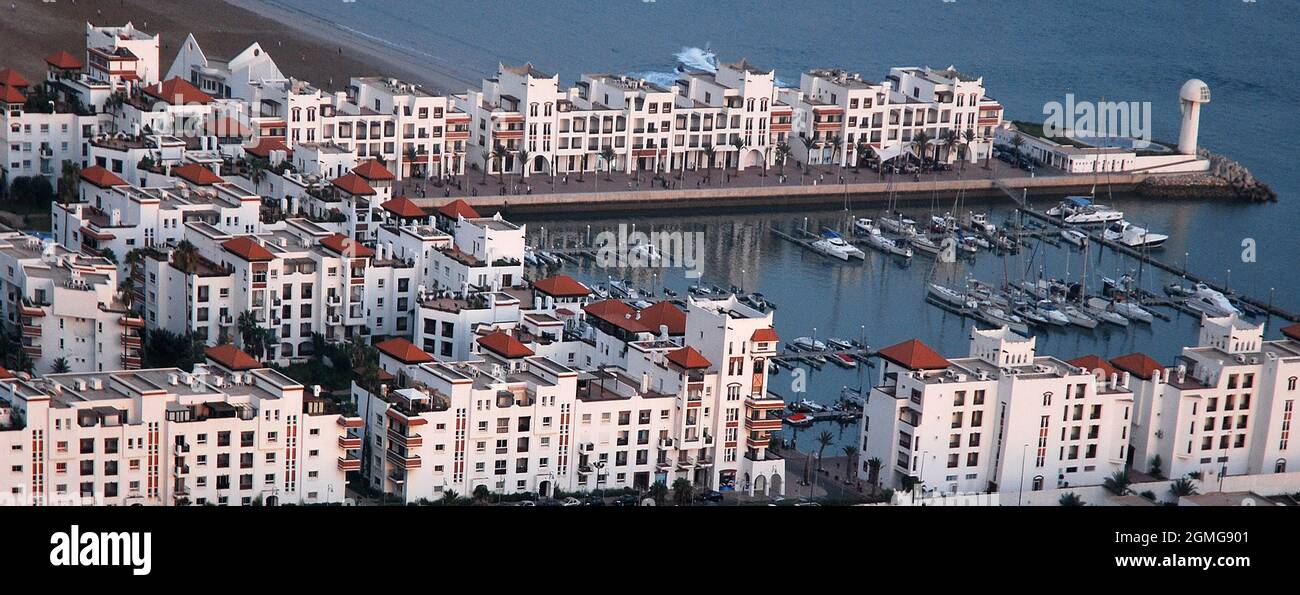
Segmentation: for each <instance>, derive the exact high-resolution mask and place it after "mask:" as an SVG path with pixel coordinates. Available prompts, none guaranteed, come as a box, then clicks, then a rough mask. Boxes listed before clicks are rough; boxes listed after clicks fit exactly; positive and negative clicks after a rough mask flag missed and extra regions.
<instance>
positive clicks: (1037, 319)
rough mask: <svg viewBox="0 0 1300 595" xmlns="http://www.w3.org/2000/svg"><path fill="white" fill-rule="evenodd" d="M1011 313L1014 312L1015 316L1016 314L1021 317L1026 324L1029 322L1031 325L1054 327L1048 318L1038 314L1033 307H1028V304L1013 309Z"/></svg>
mask: <svg viewBox="0 0 1300 595" xmlns="http://www.w3.org/2000/svg"><path fill="white" fill-rule="evenodd" d="M1011 312H1012V313H1013V314H1015V315H1016V316H1019V317H1021V318H1023V319H1025V322H1028V323H1030V324H1035V325H1038V326H1051V325H1052V323H1051V322H1049V321H1048V320H1047V318H1045V317H1043V316H1042V315H1041V314H1039V313H1038V311H1037V310H1035V309H1034V308H1033V307H1032V306H1029V305H1027V304H1026V305H1021V306H1016V307H1015V308H1013V309H1012V310H1011Z"/></svg>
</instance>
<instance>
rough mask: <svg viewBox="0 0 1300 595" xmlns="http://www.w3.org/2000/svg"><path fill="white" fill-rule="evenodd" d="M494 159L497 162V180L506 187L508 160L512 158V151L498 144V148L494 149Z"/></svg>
mask: <svg viewBox="0 0 1300 595" xmlns="http://www.w3.org/2000/svg"><path fill="white" fill-rule="evenodd" d="M492 157H493V158H495V159H496V160H497V179H498V180H500V181H501V185H502V186H504V185H505V184H506V159H508V158H509V157H510V149H507V148H505V147H504V146H502V145H501V144H499V143H498V144H497V146H495V147H493V148H492Z"/></svg>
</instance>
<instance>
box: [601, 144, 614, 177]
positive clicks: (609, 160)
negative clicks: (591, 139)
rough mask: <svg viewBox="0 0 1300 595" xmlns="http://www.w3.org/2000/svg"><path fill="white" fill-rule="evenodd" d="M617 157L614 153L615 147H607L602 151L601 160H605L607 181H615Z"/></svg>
mask: <svg viewBox="0 0 1300 595" xmlns="http://www.w3.org/2000/svg"><path fill="white" fill-rule="evenodd" d="M616 157H617V155H616V154H615V153H614V147H611V146H608V145H606V146H605V147H604V148H602V149H601V150H600V158H601V159H604V160H605V179H606V180H613V179H614V159H615V158H616Z"/></svg>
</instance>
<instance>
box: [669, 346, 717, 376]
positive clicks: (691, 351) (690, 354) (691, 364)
mask: <svg viewBox="0 0 1300 595" xmlns="http://www.w3.org/2000/svg"><path fill="white" fill-rule="evenodd" d="M668 361H670V362H672V363H674V364H677V365H678V366H681V367H683V368H686V369H687V370H698V369H700V368H707V367H709V366H711V365H713V364H711V363H709V360H708V359H707V358H705V357H704V356H703V355H702V354H701V353H700V352H698V351H696V350H695V348H694V347H691V346H689V345H687V346H686V347H683V348H681V349H675V350H673V351H669V352H668Z"/></svg>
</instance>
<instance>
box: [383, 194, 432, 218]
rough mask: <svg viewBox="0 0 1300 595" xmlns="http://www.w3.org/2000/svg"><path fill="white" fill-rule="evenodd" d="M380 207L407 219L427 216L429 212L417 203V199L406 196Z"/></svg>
mask: <svg viewBox="0 0 1300 595" xmlns="http://www.w3.org/2000/svg"><path fill="white" fill-rule="evenodd" d="M379 207H380V208H382V209H384V210H385V211H388V212H389V213H392V214H394V215H397V216H398V217H403V218H407V219H418V218H422V217H426V216H427V213H425V212H424V209H423V208H421V207H420V205H417V204H415V201H413V200H411V199H409V198H406V197H405V196H399V197H397V198H394V199H393V200H390V201H388V202H385V203H384V204H381V205H379Z"/></svg>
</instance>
